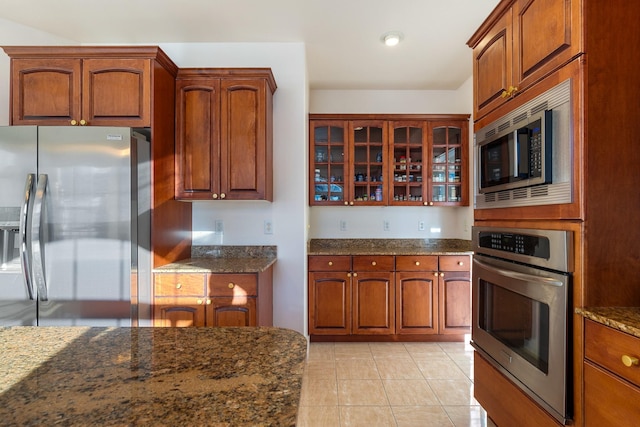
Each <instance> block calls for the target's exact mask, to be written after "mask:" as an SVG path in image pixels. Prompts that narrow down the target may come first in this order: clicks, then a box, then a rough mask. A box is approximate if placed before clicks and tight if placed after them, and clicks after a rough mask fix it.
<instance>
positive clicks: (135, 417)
mask: <svg viewBox="0 0 640 427" xmlns="http://www.w3.org/2000/svg"><path fill="white" fill-rule="evenodd" d="M306 347H307V341H306V339H305V338H304V337H303V336H302V335H301V334H299V333H297V332H295V331H291V330H287V329H281V328H271V327H258V328H89V327H12V328H0V348H2V359H3V360H2V364H1V365H0V420H2V421H1V423H2V425H8V426H25V425H54V424H56V425H58V424H59V425H66V426H72V425H83V426H87V425H100V426H102V425H145V426H153V425H174V426H177V425H202V426H204V425H213V426H249V425H251V426H255V425H259V426H294V425H295V423H296V417H297V410H298V403H299V399H300V389H301V382H302V372H303V369H304V360H305V357H306Z"/></svg>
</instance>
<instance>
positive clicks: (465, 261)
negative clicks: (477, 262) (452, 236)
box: [440, 255, 471, 271]
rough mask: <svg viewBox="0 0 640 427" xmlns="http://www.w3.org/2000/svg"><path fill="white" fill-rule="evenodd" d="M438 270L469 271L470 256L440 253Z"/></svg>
mask: <svg viewBox="0 0 640 427" xmlns="http://www.w3.org/2000/svg"><path fill="white" fill-rule="evenodd" d="M440 271H471V257H470V256H469V255H442V256H441V257H440Z"/></svg>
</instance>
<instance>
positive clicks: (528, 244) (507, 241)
mask: <svg viewBox="0 0 640 427" xmlns="http://www.w3.org/2000/svg"><path fill="white" fill-rule="evenodd" d="M478 244H479V247H480V248H487V249H493V250H496V251H500V252H509V253H513V254H522V255H528V256H533V257H536V258H544V259H548V258H549V239H548V238H546V237H544V236H535V235H530V234H516V233H505V232H494V231H482V232H480V233H479V234H478Z"/></svg>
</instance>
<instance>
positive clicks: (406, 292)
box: [396, 272, 438, 334]
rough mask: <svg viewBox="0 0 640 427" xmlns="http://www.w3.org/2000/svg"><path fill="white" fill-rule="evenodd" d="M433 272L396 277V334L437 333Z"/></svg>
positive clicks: (399, 274)
mask: <svg viewBox="0 0 640 427" xmlns="http://www.w3.org/2000/svg"><path fill="white" fill-rule="evenodd" d="M434 273H435V272H416V273H410V272H398V273H396V333H397V334H436V333H438V316H437V314H436V313H437V312H438V306H437V302H438V285H437V283H438V282H437V279H436V277H437V276H434Z"/></svg>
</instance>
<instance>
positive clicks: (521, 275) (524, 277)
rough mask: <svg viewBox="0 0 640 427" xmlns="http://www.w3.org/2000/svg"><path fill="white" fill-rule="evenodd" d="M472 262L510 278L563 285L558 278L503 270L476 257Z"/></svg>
mask: <svg viewBox="0 0 640 427" xmlns="http://www.w3.org/2000/svg"><path fill="white" fill-rule="evenodd" d="M473 262H474V264H477V265H478V266H480V267H482V268H484V269H485V270H489V271H492V272H494V273H497V274H499V275H501V276H505V277H508V278H510V279H514V280H521V281H525V282H544V283H545V285H552V286H558V287H560V286H563V285H564V284H563V283H562V282H561V281H559V280H554V279H551V278H548V277H540V276H533V275H531V274H526V273H520V272H517V271H513V270H505V269H503V268H500V267H496V266H494V265H489V264H486V263H484V262H482V261H478V259H474V260H473Z"/></svg>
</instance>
